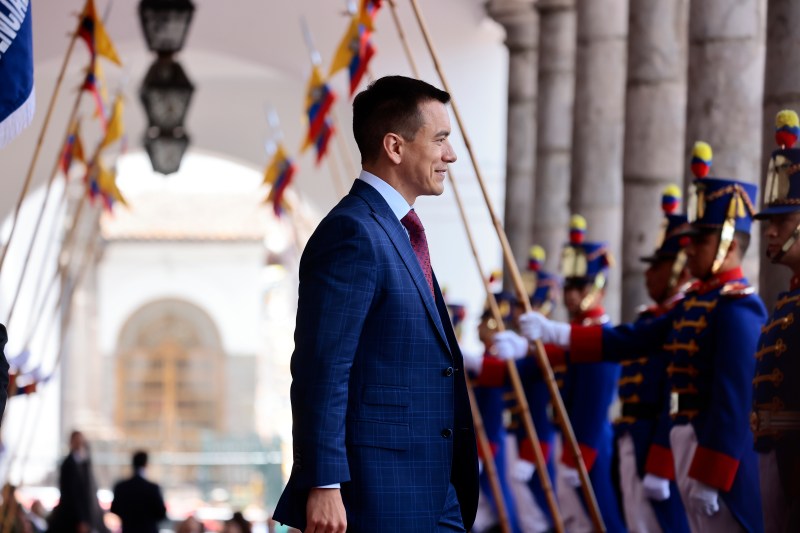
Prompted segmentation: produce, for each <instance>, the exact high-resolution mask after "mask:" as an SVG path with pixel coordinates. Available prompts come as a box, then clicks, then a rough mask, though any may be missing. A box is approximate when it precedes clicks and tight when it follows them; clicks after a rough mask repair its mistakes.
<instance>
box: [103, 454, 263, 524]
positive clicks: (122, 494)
mask: <svg viewBox="0 0 800 533" xmlns="http://www.w3.org/2000/svg"><path fill="white" fill-rule="evenodd" d="M147 459H148V457H147V452H145V451H141V450H140V451H137V452H136V453H134V454H133V460H132V466H133V476H131V477H130V478H129V479H126V480H125V481H120V482H119V483H117V484H116V485H115V486H114V500H113V501H112V502H111V512H112V513H114V514H115V515H117V516H119V517H120V519H121V520H122V533H158V523H159V522H161V521H162V520H164V518H166V517H167V508H166V506H165V505H164V498H163V497H162V496H161V488H159V486H158V485H156V484H155V483H153V482H152V481H149V480H147V478H146V477H145V471H146V470H147ZM248 533H249V532H248Z"/></svg>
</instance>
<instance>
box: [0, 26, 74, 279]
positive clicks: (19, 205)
mask: <svg viewBox="0 0 800 533" xmlns="http://www.w3.org/2000/svg"><path fill="white" fill-rule="evenodd" d="M77 39H78V31H77V30H76V31H74V32H73V33H72V36H71V37H70V40H69V45H68V46H67V51H66V53H65V54H64V60H63V61H62V63H61V70H59V72H58V77H57V78H56V86H55V89H53V95H52V96H51V97H50V103H49V104H48V106H47V112H46V113H45V115H44V124H42V129H41V131H40V132H39V137H38V139H37V140H36V147H35V148H34V150H33V157H32V158H31V162H30V164H29V165H28V173H27V174H26V175H25V181H24V182H23V184H22V191H21V192H20V195H19V199H18V200H17V204H16V206H15V207H14V216H13V217H12V219H11V232H10V233H9V235H8V240H6V244H5V246H3V249H2V251H0V272H2V270H3V263H4V262H5V259H6V254H7V253H8V248H9V247H10V246H11V239H13V238H14V231H15V230H16V227H17V222H18V221H19V212H20V209H22V203H23V201H24V200H25V197H26V196H27V195H28V189H29V188H30V185H31V181H32V179H33V170H34V169H35V168H36V162H37V160H38V159H39V152H40V151H41V149H42V144H43V142H44V135H45V133H46V132H47V128H48V126H49V125H50V118H51V117H52V115H53V109H54V108H55V103H56V100H57V98H58V93H59V91H60V90H61V85H62V84H63V82H64V74H65V73H66V71H67V64H68V63H69V59H70V56H71V55H72V51H73V50H74V49H75V41H76V40H77Z"/></svg>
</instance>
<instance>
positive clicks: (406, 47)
mask: <svg viewBox="0 0 800 533" xmlns="http://www.w3.org/2000/svg"><path fill="white" fill-rule="evenodd" d="M389 8H390V10H391V12H392V20H394V27H395V28H397V36H398V37H399V38H400V42H401V43H402V45H403V50H405V52H406V58H407V59H408V64H409V66H410V67H411V73H412V74H413V75H414V77H415V78H417V79H419V69H418V68H417V63H416V61H414V54H412V53H411V46H410V45H409V44H408V39H407V38H406V32H405V30H403V25H402V24H401V23H400V16H399V15H398V14H397V4H396V3H395V1H394V0H389ZM481 275H483V273H481Z"/></svg>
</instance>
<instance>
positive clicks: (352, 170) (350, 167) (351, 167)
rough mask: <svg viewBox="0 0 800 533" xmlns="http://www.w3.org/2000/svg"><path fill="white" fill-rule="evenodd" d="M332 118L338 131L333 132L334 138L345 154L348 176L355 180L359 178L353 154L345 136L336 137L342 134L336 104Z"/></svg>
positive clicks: (332, 110) (332, 109)
mask: <svg viewBox="0 0 800 533" xmlns="http://www.w3.org/2000/svg"><path fill="white" fill-rule="evenodd" d="M331 118H333V124H334V125H335V127H336V131H334V132H333V135H334V137H337V144H338V146H339V151H340V152H341V153H342V154H343V156H342V161H343V162H344V166H345V170H346V171H347V173H348V174H350V176H352V179H355V178H357V177H358V167H357V166H356V163H355V160H354V159H353V154H352V153H351V152H350V148H348V147H347V143H346V142H345V140H344V136H343V135H336V134H337V133H340V132H341V128H340V125H341V123H342V122H341V121H340V120H339V114H338V113H337V112H336V104H334V105H332V106H331Z"/></svg>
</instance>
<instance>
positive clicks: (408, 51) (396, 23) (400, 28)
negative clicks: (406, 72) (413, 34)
mask: <svg viewBox="0 0 800 533" xmlns="http://www.w3.org/2000/svg"><path fill="white" fill-rule="evenodd" d="M388 2H389V8H390V11H391V12H392V20H394V27H395V28H397V36H398V37H400V42H401V43H402V45H403V50H405V52H406V59H408V64H409V65H410V66H411V72H413V73H414V77H415V78H417V79H419V69H418V68H417V63H416V61H414V55H413V54H412V53H411V46H410V45H409V43H408V39H407V38H406V32H405V31H404V30H403V25H402V23H401V22H400V16H399V15H398V14H397V4H396V3H395V1H394V0H388Z"/></svg>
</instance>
